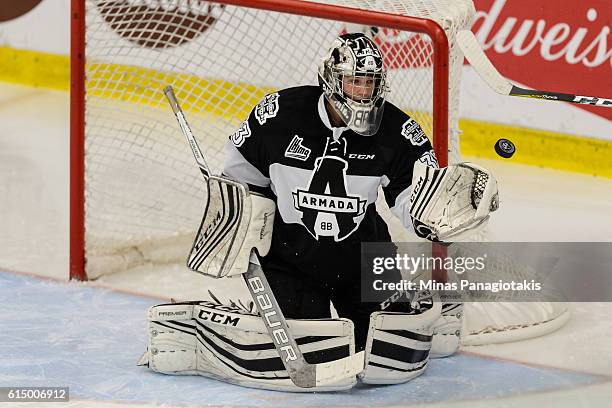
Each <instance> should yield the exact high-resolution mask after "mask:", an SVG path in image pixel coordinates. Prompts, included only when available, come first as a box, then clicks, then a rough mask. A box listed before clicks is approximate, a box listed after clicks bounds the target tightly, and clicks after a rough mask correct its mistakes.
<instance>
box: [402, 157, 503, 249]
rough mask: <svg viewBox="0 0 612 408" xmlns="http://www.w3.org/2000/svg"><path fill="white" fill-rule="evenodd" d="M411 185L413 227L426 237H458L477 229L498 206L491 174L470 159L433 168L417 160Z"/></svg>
mask: <svg viewBox="0 0 612 408" xmlns="http://www.w3.org/2000/svg"><path fill="white" fill-rule="evenodd" d="M412 186H413V190H412V193H411V195H410V216H411V217H412V221H413V224H414V230H415V232H416V233H417V235H419V236H421V237H423V238H427V239H430V240H441V241H453V240H455V241H458V240H461V239H463V238H464V237H466V236H469V235H471V234H474V233H477V232H478V230H479V229H480V228H484V226H485V225H486V223H487V221H488V219H489V213H490V212H491V211H495V210H497V209H498V207H499V194H498V191H497V181H496V179H495V177H494V176H493V175H492V174H491V173H490V172H489V171H487V170H486V169H484V168H482V167H480V166H477V165H475V164H471V163H460V164H457V165H452V166H448V167H445V168H441V169H436V168H433V167H428V166H426V165H425V164H423V163H421V162H418V161H417V162H416V163H415V165H414V171H413V175H412Z"/></svg>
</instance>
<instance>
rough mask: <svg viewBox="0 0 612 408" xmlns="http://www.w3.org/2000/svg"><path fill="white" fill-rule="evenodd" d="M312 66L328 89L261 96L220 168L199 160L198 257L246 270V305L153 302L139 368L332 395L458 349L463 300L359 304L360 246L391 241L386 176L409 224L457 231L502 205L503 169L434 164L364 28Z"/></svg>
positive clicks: (219, 271)
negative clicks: (394, 96) (383, 210)
mask: <svg viewBox="0 0 612 408" xmlns="http://www.w3.org/2000/svg"><path fill="white" fill-rule="evenodd" d="M318 76H319V84H320V86H299V87H295V88H289V89H284V90H280V91H278V92H276V93H272V94H269V95H267V96H265V97H264V98H263V100H261V102H260V103H259V104H258V105H257V106H255V107H254V109H253V110H252V111H251V113H250V115H249V116H248V118H247V119H246V120H245V121H244V122H243V123H242V125H241V126H240V127H239V129H238V130H237V131H236V132H235V133H234V134H233V135H231V136H230V138H229V139H230V140H229V142H228V143H227V147H226V157H225V165H224V170H223V174H222V175H221V176H210V175H209V174H208V172H207V170H206V169H205V167H203V166H202V165H201V166H200V167H201V168H202V171H203V173H204V175H205V176H206V179H207V186H208V203H207V207H206V212H205V214H204V219H203V221H202V224H201V227H200V230H199V233H198V235H197V237H196V240H195V243H194V245H193V248H192V251H191V253H190V256H189V260H188V266H189V268H191V269H192V270H194V271H197V272H200V273H203V274H206V275H210V276H214V277H216V278H221V279H224V278H227V277H231V276H236V275H243V276H244V279H245V282H246V285H247V286H248V288H249V291H250V293H251V295H252V299H251V302H246V301H245V302H242V301H241V302H239V303H235V302H231V304H227V305H219V304H217V303H214V302H210V301H193V302H183V303H173V304H163V305H157V306H154V307H152V308H151V309H150V310H149V316H148V318H149V324H148V332H149V333H148V335H149V342H148V348H147V352H146V353H145V355H144V356H143V358H142V359H141V364H144V365H148V366H149V367H150V368H151V369H153V370H155V371H157V372H161V373H165V374H198V375H203V376H207V377H211V378H215V379H219V380H222V381H227V382H230V383H234V384H240V385H244V386H249V387H256V388H264V389H272V390H285V391H332V390H344V389H349V388H351V387H352V386H354V385H355V384H356V383H357V381H361V382H364V383H370V384H397V383H402V382H405V381H408V380H410V379H412V378H414V377H416V376H418V375H420V374H421V373H423V372H424V370H425V369H426V367H427V363H428V360H429V358H430V357H435V356H445V355H449V354H452V353H453V352H454V351H455V350H456V348H457V347H458V344H459V332H460V328H461V309H462V307H461V306H462V305H461V304H449V305H442V304H440V302H439V301H436V299H434V298H432V295H431V294H429V293H414V294H412V295H411V301H410V302H392V303H389V302H385V303H384V304H382V303H368V302H362V301H361V287H360V285H361V279H360V271H361V265H360V263H361V243H362V242H390V241H391V237H390V234H389V231H388V228H387V225H386V224H385V222H384V221H383V219H382V218H381V217H380V215H379V214H378V213H377V212H376V207H375V201H376V199H377V195H378V189H379V187H382V190H383V191H384V198H385V200H386V202H387V204H388V205H389V208H390V209H391V211H392V212H393V213H394V214H395V215H396V216H397V217H398V218H400V219H401V220H402V222H403V224H404V226H405V227H406V228H408V229H410V230H412V231H414V232H415V233H416V234H417V235H418V236H420V237H422V238H426V239H429V240H432V241H444V242H451V241H453V240H455V239H456V238H457V237H459V236H461V235H464V234H469V233H470V232H472V231H474V230H476V229H478V228H481V227H482V226H483V225H484V224H485V223H486V222H487V220H488V218H489V213H490V211H493V210H495V209H497V206H498V198H497V197H498V195H497V184H496V181H495V178H494V177H493V176H492V175H491V174H490V173H489V172H488V171H487V170H485V169H483V168H480V167H478V166H475V165H472V164H468V163H462V164H459V165H454V166H449V167H446V168H442V169H440V168H437V161H436V157H435V154H434V151H433V150H432V147H431V144H430V142H429V140H428V138H427V137H426V135H425V133H424V132H423V130H422V129H421V128H420V126H419V125H418V124H417V122H415V121H414V120H413V119H411V118H410V117H409V116H408V115H407V114H406V113H404V112H403V111H402V110H400V109H399V108H398V107H396V106H394V105H393V104H391V103H390V102H388V101H386V100H385V95H386V93H387V92H388V83H387V77H386V71H385V68H384V66H383V60H382V57H381V53H380V51H379V49H378V48H377V46H376V45H375V43H374V42H373V41H372V40H371V39H370V38H368V37H367V36H365V35H363V34H355V33H352V34H344V35H341V36H340V37H338V38H337V39H336V40H335V41H334V43H333V44H332V46H331V48H330V50H329V51H328V53H327V54H326V56H325V58H324V59H323V60H322V62H321V64H320V66H319V70H318ZM178 109H180V108H178ZM175 113H177V110H176V109H175ZM179 116H180V117H181V118H183V116H182V113H181V112H180V111H179V115H178V116H177V119H178V118H179ZM183 119H184V118H183ZM179 122H180V119H179ZM181 127H182V128H183V131H185V128H186V127H187V125H186V123H185V125H181ZM188 137H189V136H188ZM190 144H191V145H192V148H193V145H197V144H196V143H195V142H193V143H190ZM194 154H195V155H196V159H197V158H198V154H196V152H195V151H194ZM389 273H390V274H393V273H395V272H393V271H391V272H389ZM397 273H399V272H397ZM387 278H388V279H393V276H388V277H387ZM388 295H389V296H392V295H393V294H392V293H388ZM238 304H240V305H242V307H238ZM330 304H333V306H334V308H335V310H336V311H337V316H336V314H335V313H334V314H333V315H332V312H331V309H330Z"/></svg>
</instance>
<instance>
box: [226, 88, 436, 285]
mask: <svg viewBox="0 0 612 408" xmlns="http://www.w3.org/2000/svg"><path fill="white" fill-rule="evenodd" d="M236 149H237V151H238V152H239V154H238V152H236ZM417 160H419V161H422V162H424V163H426V164H428V165H430V166H437V162H436V158H435V154H434V152H433V150H432V147H431V144H430V142H429V139H428V138H427V136H426V135H425V133H424V132H423V130H422V129H421V127H420V126H419V124H418V123H417V122H416V121H414V120H413V119H412V118H410V117H409V116H408V115H407V114H405V113H404V112H402V111H401V110H400V109H399V108H397V107H396V106H394V105H393V104H391V103H389V102H385V106H384V113H383V118H382V123H381V125H380V128H379V130H378V132H377V133H376V134H374V135H372V136H361V135H359V134H357V133H355V132H353V131H351V130H350V129H348V128H332V127H331V125H330V123H329V119H328V116H327V112H326V111H325V107H324V100H323V96H322V92H321V90H320V88H319V87H317V86H302V87H296V88H289V89H285V90H281V91H279V92H277V93H273V94H269V95H266V96H265V97H264V98H263V99H262V100H261V101H260V102H259V104H258V105H257V106H255V108H254V109H253V110H252V111H251V113H250V115H249V117H248V119H247V120H246V121H245V122H243V123H242V125H241V126H240V127H239V129H238V130H237V131H236V132H235V133H234V134H233V135H231V136H230V143H229V144H228V152H227V156H226V162H225V168H224V174H225V175H227V176H230V177H232V178H234V179H237V180H240V181H243V182H246V183H249V184H250V185H251V186H258V187H269V189H268V190H267V191H268V193H267V194H268V195H269V196H270V198H272V199H274V200H275V201H276V204H277V214H276V216H275V219H274V229H273V238H272V247H271V249H270V253H269V254H268V256H267V257H266V258H265V259H264V260H263V262H264V265H263V266H264V267H265V268H266V269H269V268H276V269H280V270H283V271H286V272H288V273H291V274H297V275H299V276H302V277H312V278H314V279H317V280H321V279H322V280H324V281H329V280H330V279H331V280H332V281H337V282H335V283H341V281H342V280H344V279H345V278H347V279H353V280H355V279H356V278H357V277H358V276H359V275H358V274H359V268H360V249H361V242H385V241H390V236H389V232H388V229H387V226H386V224H385V223H384V221H383V220H382V218H381V217H380V216H379V215H378V214H377V213H376V209H375V205H374V203H375V201H376V198H377V195H378V188H379V186H382V187H383V190H384V195H385V199H386V201H387V204H388V205H389V207H391V208H392V207H394V206H395V204H396V200H397V199H398V197H400V199H402V198H403V197H405V196H406V195H407V192H406V189H407V188H408V187H409V186H410V184H411V182H412V168H413V165H414V162H415V161H417ZM253 167H254V168H253ZM330 283H331V284H334V282H330Z"/></svg>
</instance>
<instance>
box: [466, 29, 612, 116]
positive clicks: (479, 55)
mask: <svg viewBox="0 0 612 408" xmlns="http://www.w3.org/2000/svg"><path fill="white" fill-rule="evenodd" d="M457 43H458V44H459V48H461V51H463V54H464V55H465V57H466V58H467V60H468V61H469V62H470V65H471V66H472V68H474V70H475V71H476V72H477V73H478V75H480V78H482V80H483V81H485V82H486V83H487V85H489V87H490V88H492V89H493V90H494V91H495V92H497V93H499V94H502V95H509V96H520V97H523V98H537V99H546V100H551V101H563V102H570V103H577V104H581V105H593V106H604V107H607V108H612V99H610V98H600V97H596V96H584V95H574V94H566V93H559V92H548V91H538V90H530V89H525V88H521V87H518V86H516V85H513V84H511V83H510V82H508V80H506V79H505V78H504V77H503V76H502V75H501V74H500V73H499V71H498V70H497V69H496V68H495V66H493V64H492V63H491V61H490V60H489V58H488V57H487V56H486V54H485V53H484V51H483V50H482V48H481V47H480V44H478V40H476V37H475V36H474V34H473V33H472V32H471V31H469V30H462V31H459V32H458V33H457Z"/></svg>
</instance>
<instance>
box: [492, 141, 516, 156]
mask: <svg viewBox="0 0 612 408" xmlns="http://www.w3.org/2000/svg"><path fill="white" fill-rule="evenodd" d="M495 151H496V152H497V154H499V155H500V156H501V157H504V158H506V159H509V158H510V157H512V155H513V154H514V152H515V151H516V147H514V143H512V142H511V141H510V140H508V139H499V140H498V141H497V142H496V143H495Z"/></svg>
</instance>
